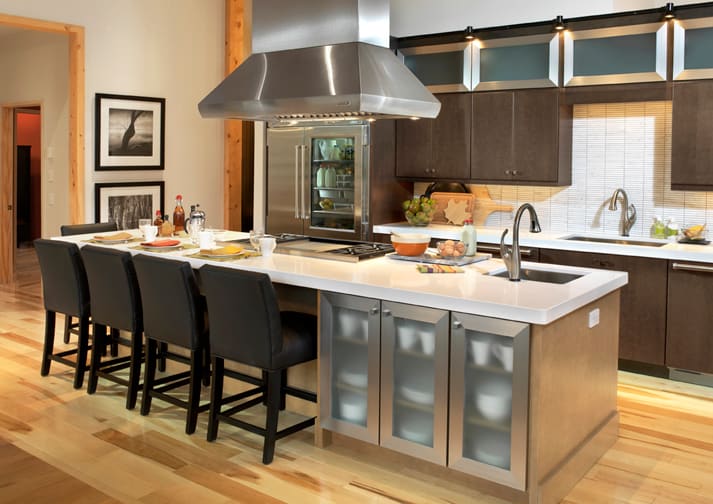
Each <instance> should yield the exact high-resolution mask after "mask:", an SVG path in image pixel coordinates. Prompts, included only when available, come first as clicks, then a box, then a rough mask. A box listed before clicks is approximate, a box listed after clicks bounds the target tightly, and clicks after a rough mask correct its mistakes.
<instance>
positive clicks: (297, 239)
mask: <svg viewBox="0 0 713 504" xmlns="http://www.w3.org/2000/svg"><path fill="white" fill-rule="evenodd" d="M275 239H276V241H277V248H275V253H276V254H288V255H297V256H302V257H316V258H320V259H332V260H335V261H345V262H359V261H361V260H364V259H371V258H374V257H381V256H384V255H386V254H390V253H391V252H393V251H394V247H393V246H391V244H389V243H376V242H357V241H350V240H338V239H331V238H316V237H313V236H304V235H297V234H290V233H282V234H279V235H275ZM238 241H240V242H244V243H248V244H249V240H247V239H245V240H238Z"/></svg>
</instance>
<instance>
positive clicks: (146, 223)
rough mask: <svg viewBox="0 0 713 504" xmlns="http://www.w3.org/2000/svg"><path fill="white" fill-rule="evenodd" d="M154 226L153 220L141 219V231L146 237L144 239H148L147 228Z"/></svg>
mask: <svg viewBox="0 0 713 504" xmlns="http://www.w3.org/2000/svg"><path fill="white" fill-rule="evenodd" d="M152 224H153V221H152V220H151V219H139V231H141V234H142V235H144V238H146V231H145V229H146V226H151V225H152Z"/></svg>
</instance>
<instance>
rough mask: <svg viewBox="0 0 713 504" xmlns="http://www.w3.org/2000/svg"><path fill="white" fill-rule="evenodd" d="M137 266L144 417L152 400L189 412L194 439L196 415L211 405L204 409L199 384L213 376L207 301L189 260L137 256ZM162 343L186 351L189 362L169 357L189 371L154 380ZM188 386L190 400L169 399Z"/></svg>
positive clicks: (188, 424) (188, 427)
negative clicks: (141, 339)
mask: <svg viewBox="0 0 713 504" xmlns="http://www.w3.org/2000/svg"><path fill="white" fill-rule="evenodd" d="M134 267H135V268H136V276H137V278H138V280H139V287H140V288H141V305H142V308H143V314H144V335H145V337H146V351H145V352H144V355H145V366H144V388H143V396H142V398H141V414H142V415H148V414H149V411H150V410H151V399H152V398H153V397H156V398H158V399H162V400H164V401H166V402H169V403H171V404H173V405H175V406H179V407H182V408H186V409H187V410H188V412H187V415H186V434H192V433H193V432H194V431H195V430H196V423H197V419H198V413H200V412H202V411H207V410H208V404H204V405H200V392H201V379H203V381H204V383H206V384H208V381H209V376H210V375H209V370H210V368H209V362H208V355H209V354H208V326H207V320H206V316H205V300H204V299H203V298H202V296H201V295H200V292H199V291H198V284H197V283H196V278H195V276H194V275H193V270H192V268H191V265H190V264H188V263H187V262H185V261H177V260H171V259H164V258H162V257H155V256H150V255H145V254H139V255H137V256H135V257H134ZM158 343H167V344H169V345H175V346H178V347H181V348H185V349H188V350H189V351H190V358H186V357H184V356H181V355H178V354H176V353H173V352H170V351H169V352H167V353H166V354H165V357H167V358H168V359H170V360H174V361H178V362H183V363H186V364H188V365H189V366H190V370H189V371H186V372H181V373H175V374H172V375H168V376H165V377H162V378H159V379H156V362H157V360H158V359H159V358H161V356H160V355H159V353H158V352H157V345H158ZM184 385H188V388H189V392H188V400H187V401H185V400H183V399H180V398H179V397H177V396H176V395H175V394H173V395H171V394H167V392H169V391H171V390H173V389H175V388H177V387H181V386H184Z"/></svg>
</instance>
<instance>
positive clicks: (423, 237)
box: [391, 233, 431, 256]
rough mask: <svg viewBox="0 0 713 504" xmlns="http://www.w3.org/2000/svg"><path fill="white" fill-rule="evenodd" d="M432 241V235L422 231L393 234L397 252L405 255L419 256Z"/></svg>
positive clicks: (392, 237)
mask: <svg viewBox="0 0 713 504" xmlns="http://www.w3.org/2000/svg"><path fill="white" fill-rule="evenodd" d="M430 242H431V237H430V236H429V235H427V234H421V233H404V234H399V235H391V243H392V244H393V246H394V250H396V253H397V254H399V255H403V256H418V255H421V254H423V253H424V252H425V251H426V249H427V248H428V244H429V243H430Z"/></svg>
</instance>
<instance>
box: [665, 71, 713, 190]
mask: <svg viewBox="0 0 713 504" xmlns="http://www.w3.org/2000/svg"><path fill="white" fill-rule="evenodd" d="M711 167H713V81H712V80H702V81H691V82H675V83H674V84H673V117H672V124H671V189H676V190H694V191H695V190H699V191H710V190H713V169H712V168H711Z"/></svg>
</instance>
